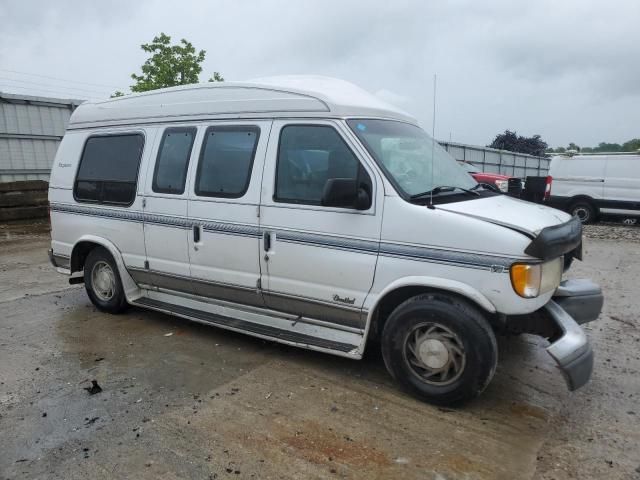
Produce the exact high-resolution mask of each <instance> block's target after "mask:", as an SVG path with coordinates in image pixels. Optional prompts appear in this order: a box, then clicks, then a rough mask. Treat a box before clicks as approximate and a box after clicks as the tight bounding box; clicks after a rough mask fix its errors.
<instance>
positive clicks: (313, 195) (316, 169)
mask: <svg viewBox="0 0 640 480" xmlns="http://www.w3.org/2000/svg"><path fill="white" fill-rule="evenodd" d="M332 178H341V179H352V180H356V181H357V182H358V184H359V186H360V187H361V188H364V189H365V190H367V192H368V193H369V195H371V179H370V178H369V175H368V174H367V172H366V171H365V170H364V169H363V168H362V166H361V165H360V162H359V161H358V159H357V158H356V156H355V155H354V154H353V152H352V151H351V150H350V149H349V147H348V146H347V144H346V143H345V142H344V140H343V139H342V138H341V137H340V135H339V134H338V132H337V131H336V130H335V129H334V128H333V127H330V126H326V125H288V126H286V127H284V128H283V129H282V130H281V131H280V144H279V147H278V159H277V165H276V186H275V195H274V200H275V201H276V202H286V203H298V204H307V205H320V204H321V200H322V193H323V190H324V187H325V184H326V182H327V180H329V179H332Z"/></svg>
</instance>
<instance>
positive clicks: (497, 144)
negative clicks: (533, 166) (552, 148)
mask: <svg viewBox="0 0 640 480" xmlns="http://www.w3.org/2000/svg"><path fill="white" fill-rule="evenodd" d="M487 146H488V147H490V148H497V149H499V150H508V151H510V152H518V153H526V154H529V155H535V156H538V157H541V156H542V155H544V153H545V151H546V150H547V147H548V145H547V143H546V142H544V141H543V140H542V138H541V137H540V135H534V136H533V137H523V136H521V135H518V134H517V133H516V132H512V131H510V130H505V131H504V133H501V134H499V135H496V138H494V139H493V142H491V144H490V145H487Z"/></svg>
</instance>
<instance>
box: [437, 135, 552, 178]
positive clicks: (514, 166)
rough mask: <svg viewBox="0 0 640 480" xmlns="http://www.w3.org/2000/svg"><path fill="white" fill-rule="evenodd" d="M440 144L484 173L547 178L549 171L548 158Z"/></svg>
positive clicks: (486, 148) (460, 145)
mask: <svg viewBox="0 0 640 480" xmlns="http://www.w3.org/2000/svg"><path fill="white" fill-rule="evenodd" d="M439 143H440V145H442V147H443V148H444V149H445V150H446V151H447V152H449V154H450V155H451V156H452V157H453V158H455V159H456V160H458V161H465V162H469V163H471V164H473V165H475V166H476V167H478V168H479V169H480V170H482V171H483V172H489V173H499V174H502V175H511V176H514V177H518V178H525V177H529V176H546V175H547V172H548V171H549V161H550V159H549V158H546V157H534V156H533V155H525V154H524V153H514V152H508V151H506V150H496V149H495V148H489V147H479V146H476V145H465V144H463V143H452V142H439Z"/></svg>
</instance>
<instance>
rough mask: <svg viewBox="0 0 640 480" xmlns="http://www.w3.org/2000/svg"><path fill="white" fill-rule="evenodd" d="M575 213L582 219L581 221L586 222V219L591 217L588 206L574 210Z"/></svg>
mask: <svg viewBox="0 0 640 480" xmlns="http://www.w3.org/2000/svg"><path fill="white" fill-rule="evenodd" d="M573 215H574V216H576V217H578V218H579V219H580V221H581V222H584V221H585V220H588V219H589V211H588V210H587V209H586V208H582V207H579V208H576V209H575V210H574V211H573Z"/></svg>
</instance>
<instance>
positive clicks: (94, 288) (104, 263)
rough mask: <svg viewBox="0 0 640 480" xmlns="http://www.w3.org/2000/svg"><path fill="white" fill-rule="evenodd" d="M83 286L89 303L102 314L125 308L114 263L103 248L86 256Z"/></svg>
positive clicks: (125, 303)
mask: <svg viewBox="0 0 640 480" xmlns="http://www.w3.org/2000/svg"><path fill="white" fill-rule="evenodd" d="M84 286H85V288H86V290H87V294H88V295H89V298H90V299H91V302H92V303H93V304H94V305H95V306H96V307H97V308H98V309H99V310H102V311H103V312H108V313H119V312H121V311H123V310H124V309H125V308H126V307H127V299H126V297H125V295H124V288H123V287H122V281H121V280H120V274H119V273H118V267H117V265H116V262H115V261H114V260H113V257H112V256H111V254H110V253H109V252H108V251H107V250H106V249H105V248H103V247H96V248H94V249H93V250H91V251H90V252H89V255H87V259H86V261H85V264H84Z"/></svg>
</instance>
